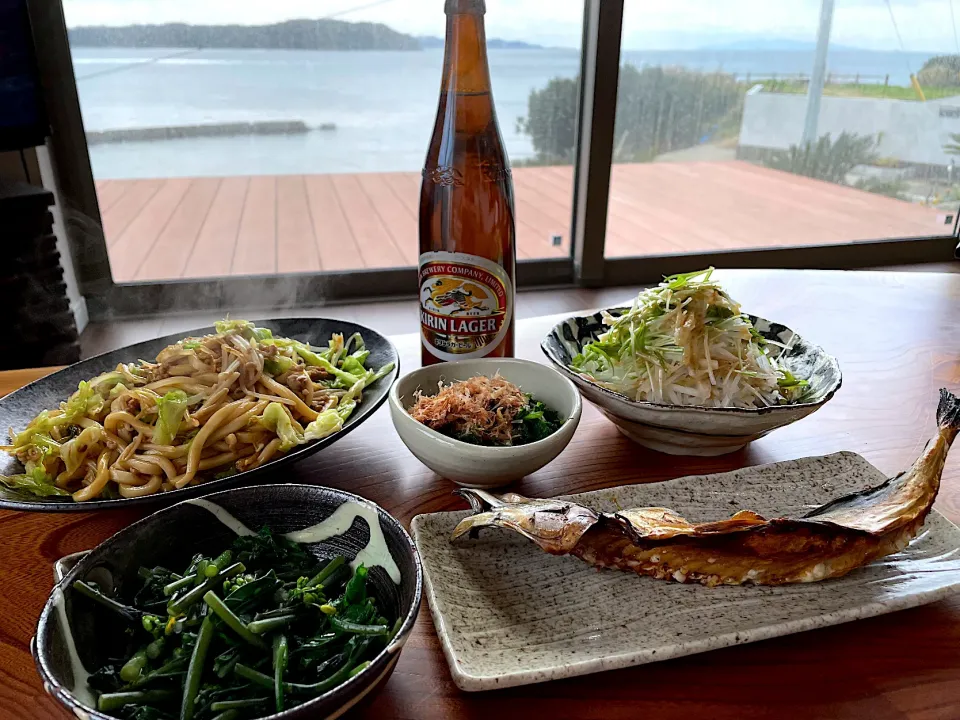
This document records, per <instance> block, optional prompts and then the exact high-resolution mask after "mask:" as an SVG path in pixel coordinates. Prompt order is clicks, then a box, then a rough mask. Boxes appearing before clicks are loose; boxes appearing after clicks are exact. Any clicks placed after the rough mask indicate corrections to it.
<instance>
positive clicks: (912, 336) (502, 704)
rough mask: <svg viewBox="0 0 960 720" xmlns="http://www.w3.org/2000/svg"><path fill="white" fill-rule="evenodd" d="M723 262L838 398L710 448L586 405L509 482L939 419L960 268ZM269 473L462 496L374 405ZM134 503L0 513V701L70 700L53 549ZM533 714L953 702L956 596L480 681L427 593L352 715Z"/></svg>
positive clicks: (574, 487)
mask: <svg viewBox="0 0 960 720" xmlns="http://www.w3.org/2000/svg"><path fill="white" fill-rule="evenodd" d="M723 277H724V279H725V282H726V285H727V287H728V288H729V289H730V290H731V292H732V294H733V295H734V297H736V298H738V299H739V300H740V301H741V302H743V304H744V305H745V307H747V308H748V309H750V310H751V311H753V312H756V313H758V314H760V315H762V316H766V317H772V318H776V319H777V320H780V321H782V322H785V323H787V324H788V325H790V326H792V327H794V328H796V329H798V330H799V331H800V332H802V333H803V334H804V335H805V336H807V337H809V338H810V339H812V340H813V341H815V342H817V343H820V344H822V345H823V346H824V347H826V348H827V349H828V350H829V351H830V352H832V353H834V354H836V356H837V357H838V358H839V360H840V365H841V368H842V369H843V372H844V384H843V388H842V389H841V390H840V392H839V393H838V395H837V396H836V398H834V399H833V400H832V401H831V402H830V403H829V404H828V405H827V406H826V407H825V408H824V409H823V410H821V411H820V412H818V413H816V414H815V415H813V416H811V417H809V418H807V419H805V420H803V421H801V422H799V423H797V424H795V425H792V426H790V427H788V428H784V429H782V430H778V431H777V432H775V433H773V434H772V435H771V436H769V437H767V438H764V439H763V440H760V441H758V442H755V443H753V444H752V445H750V446H749V447H747V448H746V449H744V450H742V451H740V452H737V453H735V454H732V455H728V456H726V457H720V458H710V459H688V458H676V457H670V456H667V455H660V454H657V453H655V452H652V451H648V450H645V449H644V448H641V447H638V446H637V445H634V444H632V443H631V442H629V441H628V440H626V439H625V438H624V437H622V436H621V435H620V434H619V433H618V432H617V431H616V429H615V428H614V427H613V425H611V424H610V423H609V422H608V421H606V420H605V419H604V418H602V417H601V416H600V415H599V414H598V413H597V412H596V410H594V409H593V408H592V407H585V408H584V413H583V420H582V422H581V424H580V427H579V429H578V430H577V434H576V436H575V437H574V439H573V441H572V442H571V444H570V446H569V447H568V448H567V449H566V450H565V451H564V452H563V454H562V455H561V456H560V457H559V458H558V460H557V461H555V462H554V463H552V464H551V465H549V466H548V467H546V468H544V469H543V470H541V471H540V472H538V473H536V474H535V475H533V476H531V477H529V478H527V479H525V480H524V481H523V482H522V483H520V484H519V485H518V487H517V490H518V491H519V492H522V493H524V494H526V495H532V496H547V495H556V494H560V493H569V492H575V491H582V490H594V489H599V488H605V487H610V486H613V485H619V484H625V483H635V482H654V481H659V480H665V479H668V478H674V477H678V476H681V475H688V474H692V473H703V472H721V471H726V470H732V469H735V468H738V467H742V466H745V465H757V464H760V463H767V462H771V461H775V460H785V459H789V458H797V457H803V456H808V455H819V454H823V453H829V452H834V451H838V450H853V451H856V452H859V453H861V454H862V455H864V456H865V457H866V458H867V459H868V460H870V461H871V462H872V463H874V464H875V465H876V466H877V467H879V468H880V469H881V470H883V471H884V472H886V473H894V472H896V471H898V470H900V469H902V468H905V467H907V466H908V465H909V464H910V463H911V462H912V461H913V459H914V458H915V456H916V455H917V454H918V453H919V451H920V449H921V447H922V446H923V443H924V441H925V440H926V439H927V438H928V437H929V436H930V435H931V434H932V433H933V431H934V419H933V411H934V409H935V406H936V389H937V388H938V387H940V386H947V387H950V388H952V389H953V390H957V389H958V386H960V275H953V274H944V275H934V274H925V273H902V274H901V273H873V272H862V273H841V272H818V271H731V272H729V273H724V274H723ZM553 322H554V319H552V318H536V319H533V320H525V321H521V322H520V323H519V325H518V347H517V354H518V355H519V356H521V357H526V358H531V359H537V360H542V359H543V358H542V355H541V353H540V350H539V347H538V344H539V341H540V338H541V337H542V336H543V335H544V334H546V332H547V330H548V329H549V327H550V326H551V325H552V323H553ZM394 340H395V341H396V343H397V347H398V348H399V350H400V354H401V357H402V359H403V360H402V363H403V369H407V370H408V369H410V368H412V367H415V366H416V365H417V364H418V360H419V349H418V339H417V337H416V336H414V335H405V336H399V337H396V338H394ZM39 374H42V371H39ZM4 376H5V377H4ZM25 379H26V378H25V375H24V373H20V374H19V375H9V374H6V373H0V391H10V390H12V389H14V388H15V387H18V386H19V385H20V384H22V383H23V382H24V381H25ZM954 452H955V456H954V457H953V458H952V459H951V460H950V461H949V463H948V467H947V470H946V472H945V474H944V483H943V487H942V490H941V492H940V497H939V498H938V500H937V507H938V509H939V510H940V511H941V512H942V513H944V514H945V515H946V516H947V517H949V518H951V519H952V520H953V521H954V522H957V521H960V449H958V450H955V451H954ZM277 479H278V480H289V481H291V482H311V483H320V484H324V485H330V486H334V487H338V488H343V489H346V490H350V491H352V492H356V493H359V494H361V495H363V496H365V497H368V498H370V499H372V500H374V501H376V502H378V503H380V504H381V505H383V506H384V507H385V508H386V509H387V510H389V511H390V512H391V513H393V514H395V515H396V516H398V517H400V518H401V520H402V521H403V523H404V524H405V525H407V526H409V523H410V520H411V518H413V516H414V515H416V514H418V513H423V512H429V511H435V510H452V509H459V508H462V507H463V503H462V502H461V501H460V500H459V499H457V498H455V497H454V496H452V495H451V494H450V493H451V490H452V489H453V485H452V484H451V483H450V482H448V481H446V480H443V479H441V478H439V477H437V476H435V475H434V474H433V473H432V472H430V471H429V470H427V469H426V468H425V467H424V466H423V465H421V464H420V463H419V462H418V461H417V460H416V459H415V458H414V457H413V456H412V455H410V453H409V452H408V451H407V450H406V449H405V448H404V446H403V445H402V444H401V443H400V440H399V439H398V438H397V436H396V435H395V434H394V432H393V428H392V426H391V424H390V419H389V415H388V413H387V408H386V407H384V408H381V410H379V411H378V412H377V413H376V414H375V415H374V416H373V417H371V418H370V419H369V420H368V421H367V422H366V423H365V424H364V425H363V426H362V427H361V428H359V429H358V430H357V431H356V432H354V433H352V434H350V435H349V436H347V437H345V438H344V439H343V440H342V441H341V442H338V443H337V444H336V445H334V446H332V447H331V448H329V449H328V450H325V451H324V452H322V453H319V454H318V455H316V456H314V457H313V458H310V459H308V460H305V461H303V462H302V463H299V464H298V465H296V466H295V467H293V468H292V469H289V470H283V471H282V474H281V475H280V476H278V478H277ZM143 514H144V513H143V512H142V511H137V510H129V511H127V510H123V511H116V512H100V513H90V514H69V515H67V514H64V515H47V514H26V513H15V512H3V513H0V540H2V542H0V568H2V571H0V572H2V575H3V579H4V583H3V591H2V593H0V717H3V718H22V719H23V720H27V719H30V720H35V719H40V718H60V719H61V720H62V719H63V718H65V717H67V714H66V713H65V712H64V711H63V710H62V709H61V708H60V706H59V705H58V704H57V703H55V702H54V701H53V700H52V699H51V698H49V697H48V696H46V695H45V694H44V692H43V690H42V688H41V686H40V681H39V678H38V676H37V673H36V671H35V669H34V665H33V660H32V659H31V658H30V654H29V651H28V642H29V639H30V636H31V635H32V634H33V631H34V627H35V624H36V621H37V617H38V615H39V613H40V609H41V607H42V606H43V603H44V601H45V599H46V597H47V595H48V593H49V591H50V589H51V586H52V582H53V576H52V570H51V566H52V563H53V562H54V560H56V559H57V558H59V557H61V556H63V555H66V554H67V553H72V552H75V551H78V550H84V549H87V548H91V547H93V546H94V545H96V544H97V543H99V542H101V541H102V540H104V539H105V538H107V537H108V536H109V535H111V534H112V533H114V532H116V531H117V530H119V529H120V528H122V527H124V526H125V525H127V524H129V523H130V522H132V521H133V520H136V519H137V518H139V517H141V516H142V515H143ZM638 582H651V581H649V580H645V579H638ZM540 716H542V717H549V718H551V720H558V719H560V718H596V719H597V720H601V719H602V720H616V719H618V718H624V719H627V718H630V719H633V718H643V717H651V718H672V717H677V718H681V717H682V718H685V719H689V718H701V717H703V718H706V717H709V718H711V720H721V719H724V718H730V719H731V720H733V719H739V718H747V717H749V718H777V719H778V720H780V719H782V718H805V719H806V718H814V717H823V718H870V720H887V719H894V718H917V719H921V718H922V719H924V720H926V719H928V718H930V719H933V718H958V717H960V597H956V598H952V599H949V600H944V601H941V602H938V603H935V604H932V605H928V606H926V607H922V608H917V609H914V610H905V611H901V612H898V613H893V614H890V615H885V616H882V617H878V618H873V619H869V620H861V621H859V622H854V623H847V624H845V625H840V626H837V627H833V628H827V629H822V630H816V631H813V632H806V633H802V634H798V635H792V636H789V637H785V638H779V639H775V640H768V641H765V642H760V643H754V644H751V645H746V646H740V647H735V648H729V649H725V650H717V651H714V652H710V653H704V654H700V655H694V656H691V657H687V658H682V659H678V660H671V661H669V662H662V663H656V664H652V665H644V666H640V667H636V668H630V669H626V670H619V671H615V672H607V673H602V674H596V675H588V676H584V677H581V678H576V679H572V680H563V681H556V682H551V683H545V684H541V685H531V686H527V687H521V688H514V689H510V690H503V691H495V692H488V693H477V694H468V693H463V692H461V691H459V690H458V689H457V688H456V687H455V686H454V685H453V682H452V681H451V679H450V674H449V672H448V670H447V665H446V663H445V662H444V659H443V656H442V653H441V651H440V646H439V642H438V640H437V637H436V634H435V633H434V629H433V624H432V622H431V619H430V615H429V613H428V612H427V608H426V603H424V607H423V611H422V612H421V616H420V620H419V622H418V624H417V626H416V628H415V630H414V632H413V634H412V636H411V638H410V640H409V642H408V643H407V646H406V648H405V649H404V651H403V655H402V657H401V659H400V662H399V664H398V666H397V670H396V672H395V673H394V675H393V677H392V678H391V679H390V681H389V682H388V684H387V685H386V687H385V688H384V690H383V692H381V693H380V694H379V695H378V696H377V697H376V699H375V700H374V701H373V703H372V704H371V705H370V706H368V707H367V708H366V709H364V710H363V711H362V713H361V717H363V718H410V719H416V720H424V719H429V718H470V719H474V718H476V719H478V720H479V719H480V718H488V717H493V718H513V717H540Z"/></svg>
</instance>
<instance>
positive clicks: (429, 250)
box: [419, 0, 516, 365]
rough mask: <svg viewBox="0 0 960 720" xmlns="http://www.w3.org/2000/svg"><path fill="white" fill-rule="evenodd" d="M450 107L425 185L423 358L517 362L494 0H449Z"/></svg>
mask: <svg viewBox="0 0 960 720" xmlns="http://www.w3.org/2000/svg"><path fill="white" fill-rule="evenodd" d="M444 10H445V12H446V14H447V34H446V40H445V42H444V57H443V79H442V81H441V86H440V107H439V109H438V110H437V121H436V124H435V125H434V128H433V137H432V138H431V140H430V148H429V150H428V151H427V160H426V163H425V164H424V168H423V180H422V183H421V186H420V273H419V281H420V337H421V340H422V344H423V348H422V362H423V364H424V365H431V364H433V363H438V362H442V361H446V360H461V359H466V358H478V357H484V356H492V357H513V311H514V266H515V264H516V245H515V234H516V231H515V227H514V217H513V183H512V181H511V178H510V165H509V163H508V161H507V154H506V152H505V151H504V148H503V139H502V138H501V136H500V128H499V127H498V126H497V115H496V113H495V112H494V109H493V96H492V94H491V91H490V70H489V68H488V66H487V45H486V37H485V35H484V29H483V15H484V12H485V7H484V0H446V6H445V8H444Z"/></svg>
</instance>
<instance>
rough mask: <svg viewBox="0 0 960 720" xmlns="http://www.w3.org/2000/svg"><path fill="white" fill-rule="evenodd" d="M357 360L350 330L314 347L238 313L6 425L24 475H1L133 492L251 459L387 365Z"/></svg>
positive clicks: (231, 468) (326, 417)
mask: <svg viewBox="0 0 960 720" xmlns="http://www.w3.org/2000/svg"><path fill="white" fill-rule="evenodd" d="M368 356H369V351H368V350H366V348H365V347H364V343H363V338H362V337H361V336H360V334H359V333H356V334H354V335H352V336H350V337H349V338H347V339H346V340H345V339H344V338H343V335H341V334H334V335H333V336H332V337H331V338H330V342H329V345H328V347H326V348H314V347H311V346H310V345H308V344H306V343H302V342H300V341H298V340H293V339H291V338H284V337H273V334H272V332H271V331H270V330H268V329H266V328H258V327H255V326H254V325H253V323H251V322H248V321H246V320H225V321H223V322H218V323H217V324H216V333H214V334H211V335H206V336H204V337H196V338H193V337H191V338H185V339H184V340H181V341H180V342H177V343H175V344H173V345H170V346H168V347H166V348H164V349H163V350H162V351H161V352H160V353H159V354H158V355H157V357H156V360H155V361H154V362H147V361H144V360H141V361H139V362H136V363H130V364H123V363H121V364H120V365H118V366H117V368H116V369H115V370H113V371H111V372H107V373H104V374H103V375H100V376H99V377H96V378H93V379H92V380H90V381H84V382H81V383H80V386H79V388H78V389H77V391H76V392H75V393H74V394H73V395H72V396H71V397H70V398H69V399H68V400H67V401H65V402H63V403H61V404H60V407H59V408H58V409H55V410H44V411H43V412H41V413H40V414H39V415H38V416H37V417H35V418H34V419H33V420H32V421H31V422H30V423H29V424H28V425H27V427H26V428H25V429H23V430H21V431H20V432H15V431H14V430H13V429H12V428H11V430H10V436H11V442H10V445H8V446H5V447H3V448H2V449H3V450H6V451H7V452H8V453H11V454H12V455H15V456H16V457H17V459H19V460H20V461H21V462H22V463H23V465H24V468H25V472H24V473H23V474H20V475H12V476H4V475H0V483H2V484H3V485H6V486H7V487H8V488H10V489H13V490H16V491H19V492H22V493H27V494H32V495H36V496H49V495H72V497H73V499H74V500H76V501H84V500H93V499H95V498H115V497H124V498H133V497H141V496H144V495H150V494H152V493H156V492H162V491H165V490H174V489H178V488H182V487H185V486H187V485H192V484H196V483H200V482H202V481H203V480H207V479H211V478H220V477H225V476H228V475H232V474H234V473H237V472H241V471H244V470H249V469H252V468H255V467H258V466H260V465H263V464H264V463H266V462H267V461H269V460H270V459H271V458H273V457H275V456H277V455H279V454H282V453H285V452H287V451H289V450H291V449H293V448H295V447H297V446H298V445H302V444H304V443H307V442H310V441H312V440H319V439H320V438H324V437H327V436H329V435H332V434H333V433H336V432H338V431H340V430H341V428H342V427H343V424H344V423H345V422H346V420H347V418H349V417H350V415H351V414H352V413H353V411H354V409H355V408H356V406H357V404H358V403H360V402H361V400H362V396H363V390H364V388H366V387H367V386H368V385H370V384H371V383H373V382H375V381H376V380H378V379H380V378H381V377H384V376H385V375H387V374H389V373H390V372H391V371H392V370H393V364H392V363H390V364H388V365H386V366H384V367H381V368H367V367H366V360H367V357H368Z"/></svg>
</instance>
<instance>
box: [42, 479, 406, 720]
mask: <svg viewBox="0 0 960 720" xmlns="http://www.w3.org/2000/svg"><path fill="white" fill-rule="evenodd" d="M345 503H353V504H355V505H356V506H358V508H359V509H360V510H361V511H362V513H363V514H362V515H360V516H358V517H356V518H355V519H354V521H353V523H352V524H351V525H350V527H349V528H348V529H347V530H346V531H345V532H344V533H343V534H340V535H335V536H333V537H331V538H329V539H328V540H324V541H322V542H319V543H314V544H309V545H308V546H307V547H308V549H309V551H310V552H312V553H313V554H314V555H316V556H317V557H318V558H321V559H330V558H332V557H334V556H336V555H344V556H346V557H347V558H351V559H352V558H354V557H356V556H357V554H358V553H359V552H360V551H361V550H362V549H363V548H364V547H366V546H367V544H368V543H369V542H370V541H371V538H374V537H375V535H374V533H372V532H371V527H370V525H369V524H368V520H367V518H371V519H376V521H378V523H379V527H378V528H376V537H379V534H381V533H382V537H383V540H384V543H385V545H386V548H387V551H388V552H389V554H390V556H391V557H392V558H393V562H394V563H395V565H396V568H397V570H399V574H400V578H399V579H400V582H399V583H396V582H395V581H394V580H393V579H391V577H390V574H389V573H388V572H387V571H386V570H384V568H383V567H380V566H374V567H372V568H370V573H369V575H368V591H369V592H370V593H371V594H372V595H373V596H374V597H376V599H377V603H378V607H380V608H381V609H382V610H383V611H384V614H385V615H387V616H389V617H397V618H401V619H402V623H401V626H400V630H399V631H398V632H397V634H396V635H395V636H394V637H393V639H392V640H391V641H390V642H389V644H388V645H387V647H386V648H385V649H384V650H382V651H381V652H380V654H379V655H377V656H376V657H375V658H374V659H373V660H372V661H371V662H370V665H369V666H368V667H366V668H365V669H364V670H362V671H361V672H359V673H358V674H357V675H355V676H354V677H352V678H350V679H349V680H347V681H346V682H344V683H343V684H341V685H339V686H337V687H335V688H334V689H333V690H330V691H329V692H327V693H325V694H323V695H320V696H318V697H316V698H313V699H312V700H310V701H308V702H306V703H304V704H302V705H298V706H296V707H294V708H291V709H289V710H285V711H284V712H281V713H277V714H270V717H271V719H272V720H295V719H296V720H305V719H306V718H317V719H321V718H326V719H328V720H332V719H333V718H337V717H339V716H340V715H342V714H343V713H345V712H346V711H347V710H349V709H350V708H352V707H353V706H354V705H356V704H357V703H359V702H360V701H361V700H363V699H364V698H365V697H366V696H368V695H369V694H370V693H371V692H372V691H374V690H375V689H377V688H379V687H380V686H382V685H383V684H384V683H385V682H386V680H387V678H389V676H390V674H391V673H392V672H393V670H394V668H395V667H396V664H397V660H398V659H399V657H400V650H401V649H402V648H403V645H404V643H405V642H406V640H407V637H408V636H409V635H410V631H411V630H412V629H413V625H414V623H415V622H416V619H417V612H418V610H419V608H420V596H421V592H422V584H423V575H422V571H421V567H420V559H419V557H418V555H417V551H416V549H415V547H414V544H413V541H412V540H411V539H410V536H409V535H408V534H407V532H406V530H404V529H403V526H402V525H401V524H400V522H399V521H397V520H396V519H395V518H393V517H392V516H391V515H389V514H388V513H387V512H386V511H385V510H383V508H381V507H379V506H377V505H375V504H374V503H372V502H370V501H368V500H364V499H363V498H361V497H358V496H356V495H351V494H350V493H346V492H342V491H340V490H333V489H330V488H323V487H317V486H314V485H260V486H254V487H246V488H238V489H235V490H227V491H224V492H219V493H214V494H212V495H208V496H207V497H206V498H204V499H202V500H200V499H197V500H186V501H184V502H181V503H178V504H177V505H173V506H172V507H168V508H166V509H164V510H160V511H159V512H156V513H154V514H153V515H150V516H148V517H146V518H144V519H143V520H141V521H139V522H137V523H134V524H133V525H131V526H130V527H127V528H125V529H123V530H121V531H120V532H118V533H117V534H116V535H114V536H113V537H111V538H109V539H108V540H106V541H105V542H103V543H101V544H100V545H99V546H97V547H96V548H94V549H93V550H91V551H89V552H87V553H78V554H77V555H74V556H69V557H68V558H64V559H63V560H61V561H60V562H59V563H58V565H57V571H56V576H57V583H56V585H55V586H54V588H53V591H52V592H51V594H50V598H49V599H48V600H47V603H46V605H45V606H44V608H43V612H42V613H41V615H40V621H39V623H38V625H37V632H36V636H35V637H34V638H33V640H32V641H31V644H30V649H31V652H32V653H33V656H34V659H35V660H36V663H37V670H38V671H39V672H40V676H41V678H42V679H43V686H44V689H45V690H46V691H47V692H48V693H49V694H50V695H52V696H53V697H54V698H56V699H57V700H58V701H60V702H61V703H62V704H63V705H64V706H65V707H66V708H67V709H68V710H70V711H71V712H72V713H73V714H74V715H76V717H78V718H83V719H84V720H94V719H96V720H114V719H113V716H111V715H108V714H105V713H102V712H99V711H97V710H96V704H95V703H94V702H93V696H92V694H91V693H90V692H89V691H88V690H87V688H86V684H85V682H83V678H82V677H78V675H79V676H82V675H84V674H85V673H88V672H92V671H93V670H95V669H97V668H99V667H101V666H102V665H104V664H105V661H106V660H107V659H108V658H109V657H110V655H109V652H110V650H111V648H112V647H113V646H114V643H113V642H112V640H115V639H117V636H118V635H122V633H123V631H124V628H123V627H120V626H118V625H117V623H116V620H115V618H113V617H109V616H108V617H104V614H103V613H94V612H89V609H90V606H89V605H88V604H84V603H82V602H75V599H76V596H75V593H74V591H73V589H72V585H73V582H74V581H75V580H90V581H93V582H96V583H97V584H98V585H99V587H100V588H101V589H104V590H105V591H107V592H108V594H109V593H112V594H114V595H121V594H123V593H124V589H125V588H128V587H131V586H132V587H138V586H139V583H140V580H139V577H138V575H137V571H138V570H139V568H140V567H141V566H148V567H150V566H155V565H163V566H167V567H179V566H185V565H186V564H188V563H189V561H190V558H191V556H192V555H193V553H195V552H197V551H199V550H204V551H208V552H213V551H217V552H219V551H220V550H223V549H225V548H226V547H228V546H229V545H230V543H231V542H232V541H233V538H234V537H236V535H235V532H234V530H233V529H232V528H231V525H230V524H229V523H230V522H233V521H234V520H238V521H239V522H240V523H242V524H243V525H245V526H247V527H249V528H251V529H258V528H260V527H262V526H264V525H268V526H269V527H270V528H271V530H273V531H274V532H275V533H289V532H294V531H297V530H302V529H304V528H308V527H310V526H313V525H316V524H317V523H320V522H322V521H323V520H325V519H326V518H328V517H330V516H331V515H332V514H333V513H334V511H336V510H337V509H338V508H339V507H340V506H341V505H344V504H345ZM364 516H365V517H364ZM220 518H225V519H226V522H224V521H223V520H222V519H220ZM78 558H79V560H78ZM85 608H86V609H87V610H85ZM64 623H66V625H67V627H64ZM71 648H72V649H71ZM268 714H269V713H268Z"/></svg>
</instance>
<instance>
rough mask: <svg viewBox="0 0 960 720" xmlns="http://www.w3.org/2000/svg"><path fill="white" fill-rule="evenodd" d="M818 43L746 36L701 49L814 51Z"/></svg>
mask: <svg viewBox="0 0 960 720" xmlns="http://www.w3.org/2000/svg"><path fill="white" fill-rule="evenodd" d="M816 47H817V43H816V42H814V41H812V40H789V39H787V38H745V39H743V40H734V41H733V42H728V43H714V44H711V45H705V46H703V47H701V48H699V49H700V50H753V51H765V52H769V51H788V52H805V51H806V52H813V51H814V50H815V49H816ZM830 49H831V50H836V51H840V52H850V51H853V52H870V51H869V50H866V49H865V48H858V47H853V46H852V45H840V44H836V43H830Z"/></svg>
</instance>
